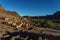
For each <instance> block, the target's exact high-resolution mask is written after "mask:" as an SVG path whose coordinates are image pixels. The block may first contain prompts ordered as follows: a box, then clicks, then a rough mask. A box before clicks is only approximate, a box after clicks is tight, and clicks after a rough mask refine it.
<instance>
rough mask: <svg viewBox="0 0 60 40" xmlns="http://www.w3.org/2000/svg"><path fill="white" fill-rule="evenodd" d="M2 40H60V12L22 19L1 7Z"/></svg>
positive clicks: (0, 25) (0, 29)
mask: <svg viewBox="0 0 60 40" xmlns="http://www.w3.org/2000/svg"><path fill="white" fill-rule="evenodd" d="M0 40H60V11H58V12H56V13H55V14H54V15H48V16H35V17H34V16H23V17H22V16H20V15H19V14H18V13H17V12H13V11H6V10H5V9H4V8H3V7H2V6H1V5H0Z"/></svg>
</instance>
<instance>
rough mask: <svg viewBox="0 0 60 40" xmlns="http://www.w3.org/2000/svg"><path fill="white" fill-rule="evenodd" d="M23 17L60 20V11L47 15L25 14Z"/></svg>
mask: <svg viewBox="0 0 60 40" xmlns="http://www.w3.org/2000/svg"><path fill="white" fill-rule="evenodd" d="M23 17H26V18H28V17H30V18H43V19H46V20H60V11H57V12H55V13H54V14H53V15H46V16H23Z"/></svg>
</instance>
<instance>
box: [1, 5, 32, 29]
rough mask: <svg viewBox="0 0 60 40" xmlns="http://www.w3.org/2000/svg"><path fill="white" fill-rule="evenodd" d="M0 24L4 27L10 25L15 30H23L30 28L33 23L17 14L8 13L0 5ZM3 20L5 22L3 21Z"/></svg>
mask: <svg viewBox="0 0 60 40" xmlns="http://www.w3.org/2000/svg"><path fill="white" fill-rule="evenodd" d="M0 15H1V16H0V22H1V23H2V24H4V25H8V26H10V25H11V27H15V28H17V29H18V28H21V27H23V26H24V27H30V24H32V23H31V22H29V21H28V20H27V19H24V18H22V17H21V16H19V15H18V14H17V13H16V12H11V11H6V10H5V9H4V8H3V7H2V6H1V5H0ZM1 20H3V21H1Z"/></svg>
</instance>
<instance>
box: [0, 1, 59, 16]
mask: <svg viewBox="0 0 60 40" xmlns="http://www.w3.org/2000/svg"><path fill="white" fill-rule="evenodd" d="M0 4H1V5H2V6H3V7H4V9H5V10H10V11H16V12H17V13H19V15H21V16H25V15H29V16H44V15H49V14H53V13H54V12H56V11H59V10H60V0H0Z"/></svg>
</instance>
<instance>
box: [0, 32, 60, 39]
mask: <svg viewBox="0 0 60 40" xmlns="http://www.w3.org/2000/svg"><path fill="white" fill-rule="evenodd" d="M6 33H7V34H4V35H3V37H2V38H0V39H1V40H31V39H32V40H60V36H53V35H46V34H42V33H40V34H36V33H30V32H22V31H19V32H12V33H11V32H6ZM6 35H9V36H8V37H4V36H6ZM17 36H18V38H17ZM13 37H15V38H13ZM12 38H13V39H12Z"/></svg>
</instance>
